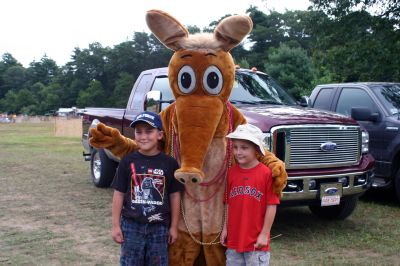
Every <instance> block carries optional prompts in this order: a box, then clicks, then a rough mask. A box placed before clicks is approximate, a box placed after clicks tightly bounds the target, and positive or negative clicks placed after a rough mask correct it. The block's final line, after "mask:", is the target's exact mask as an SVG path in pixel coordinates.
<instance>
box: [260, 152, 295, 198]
mask: <svg viewBox="0 0 400 266" xmlns="http://www.w3.org/2000/svg"><path fill="white" fill-rule="evenodd" d="M259 161H260V162H262V163H263V164H265V165H266V166H268V167H269V168H270V169H271V172H272V178H273V179H274V184H273V186H274V192H275V193H276V194H278V195H280V196H282V191H283V189H284V188H285V187H286V184H287V178H288V175H287V173H286V169H285V164H284V163H283V162H282V161H281V160H279V159H278V158H277V157H276V156H275V155H274V154H273V153H271V152H269V151H267V150H266V151H265V155H264V156H262V157H260V158H259Z"/></svg>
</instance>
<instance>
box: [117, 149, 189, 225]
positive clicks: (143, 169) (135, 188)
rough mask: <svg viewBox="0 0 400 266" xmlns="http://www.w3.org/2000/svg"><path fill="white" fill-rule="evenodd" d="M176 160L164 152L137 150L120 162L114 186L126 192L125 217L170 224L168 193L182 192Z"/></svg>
mask: <svg viewBox="0 0 400 266" xmlns="http://www.w3.org/2000/svg"><path fill="white" fill-rule="evenodd" d="M178 168H179V166H178V163H177V162H176V160H175V159H174V158H172V157H170V156H168V155H166V154H164V153H162V152H160V153H159V154H157V155H154V156H146V155H143V154H141V153H140V152H138V151H136V152H133V153H130V154H128V155H126V156H125V157H124V158H123V159H122V160H121V161H120V163H119V166H118V169H117V173H116V175H115V178H114V181H113V182H112V184H111V186H112V187H113V188H114V189H115V190H117V191H119V192H122V193H125V195H124V203H123V207H122V216H123V217H125V218H128V219H134V220H135V221H137V222H142V223H164V224H166V225H169V223H170V203H169V194H171V193H174V192H178V191H182V190H183V188H184V187H183V185H182V184H181V183H179V182H178V181H177V180H176V179H175V177H174V172H175V170H177V169H178Z"/></svg>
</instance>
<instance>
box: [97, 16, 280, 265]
mask: <svg viewBox="0 0 400 266" xmlns="http://www.w3.org/2000/svg"><path fill="white" fill-rule="evenodd" d="M146 21H147V24H148V26H149V28H150V29H151V31H152V32H153V33H154V35H155V36H156V37H157V38H158V39H159V40H160V41H161V42H162V43H163V44H164V45H165V46H166V47H168V48H170V49H172V50H174V51H175V53H174V54H173V56H172V58H171V61H170V63H169V66H168V71H169V72H168V78H169V83H170V87H171V89H172V92H173V94H174V96H175V99H176V101H175V102H174V103H173V104H171V105H170V106H168V107H167V108H166V109H165V110H164V111H162V112H161V113H160V115H161V118H162V122H163V126H164V133H165V141H166V145H165V152H166V153H167V154H170V155H172V156H173V157H175V158H176V159H177V160H178V161H179V162H180V169H178V170H177V171H176V172H175V177H176V178H177V179H178V180H179V181H181V182H182V183H184V184H185V192H184V194H183V195H182V214H181V217H180V221H179V230H180V232H179V233H180V234H179V238H178V240H177V242H176V243H175V244H173V245H172V246H170V248H169V264H170V265H195V264H198V265H225V254H224V251H225V250H224V247H223V246H222V245H221V244H220V243H219V235H220V232H221V229H222V225H223V222H224V204H223V198H224V188H225V182H226V173H227V169H228V167H229V166H230V164H231V162H232V160H233V159H232V158H233V157H232V145H231V143H230V141H228V140H227V139H226V138H225V137H226V135H227V134H228V133H230V132H231V131H233V130H235V128H236V127H237V126H238V125H240V124H243V123H245V122H246V121H245V118H244V117H243V115H242V114H241V113H240V112H239V111H238V110H237V109H236V108H235V107H234V106H233V105H231V104H230V103H229V101H228V98H229V96H230V93H231V90H232V87H233V83H234V79H235V65H234V62H233V59H232V56H231V55H230V53H229V51H230V50H231V49H232V48H233V47H235V46H236V45H238V44H239V43H240V42H241V41H242V39H243V38H244V37H245V36H246V35H247V34H248V33H249V32H250V31H251V29H252V26H253V24H252V21H251V19H250V17H248V16H238V15H236V16H230V17H227V18H225V19H223V20H222V21H221V22H220V23H219V24H218V26H217V27H216V28H215V30H214V33H213V34H211V33H207V34H195V35H189V33H188V31H187V30H186V29H185V28H184V27H183V26H182V25H181V24H180V23H179V22H178V21H177V20H176V19H175V18H173V17H172V16H170V15H169V14H167V13H165V12H162V11H159V10H151V11H148V12H147V16H146ZM91 135H92V138H91V139H90V143H91V145H93V146H94V147H98V148H107V149H109V150H110V151H111V152H112V153H114V154H115V155H116V156H118V157H123V156H124V155H125V154H127V153H129V152H131V151H133V150H135V149H136V147H137V146H136V144H135V141H134V140H131V139H129V138H125V137H123V136H122V135H121V134H120V133H119V132H118V130H116V129H112V128H109V127H107V126H105V125H103V124H99V125H98V126H97V128H94V129H92V131H91ZM260 161H262V162H263V163H264V164H266V165H268V166H269V167H270V168H271V170H272V174H273V177H274V191H275V192H276V193H278V194H280V193H281V192H282V189H283V188H284V187H285V185H286V180H287V174H286V171H285V169H284V165H283V163H282V162H281V161H280V160H279V159H277V158H276V157H275V156H274V155H273V154H272V153H270V152H266V155H265V156H264V157H262V158H260Z"/></svg>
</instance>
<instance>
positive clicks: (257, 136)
mask: <svg viewBox="0 0 400 266" xmlns="http://www.w3.org/2000/svg"><path fill="white" fill-rule="evenodd" d="M226 137H227V138H230V139H243V140H248V141H250V142H253V143H254V144H256V145H257V146H258V147H259V148H260V151H261V153H262V154H263V155H265V151H264V136H263V132H262V131H261V129H259V128H258V127H256V126H254V125H251V124H243V125H239V126H238V127H237V128H236V129H235V131H233V132H232V133H229V134H228V135H227V136H226Z"/></svg>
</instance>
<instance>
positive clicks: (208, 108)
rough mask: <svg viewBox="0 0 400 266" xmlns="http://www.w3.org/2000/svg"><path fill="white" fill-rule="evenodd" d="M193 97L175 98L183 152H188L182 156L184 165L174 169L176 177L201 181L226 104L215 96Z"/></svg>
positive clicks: (195, 181) (194, 181) (181, 150)
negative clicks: (206, 158)
mask: <svg viewBox="0 0 400 266" xmlns="http://www.w3.org/2000/svg"><path fill="white" fill-rule="evenodd" d="M190 97H191V96H187V97H180V98H178V99H177V100H176V116H177V121H178V129H179V142H180V153H181V155H185V156H182V157H181V158H182V159H181V168H180V169H179V170H177V171H176V172H175V177H176V178H177V179H178V180H180V181H181V182H183V183H186V182H187V181H191V182H193V183H199V182H201V181H202V180H203V178H204V173H203V171H202V170H201V169H202V167H203V165H202V164H203V161H204V157H205V155H206V154H207V150H208V147H209V146H210V144H211V142H212V139H213V137H214V135H215V131H216V129H217V126H218V124H219V123H220V121H221V117H222V114H223V108H224V105H223V103H222V102H221V100H220V99H219V98H216V97H204V98H203V99H202V101H201V102H200V101H197V102H196V101H192V100H190V99H188V98H190ZM185 98H186V99H185Z"/></svg>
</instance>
